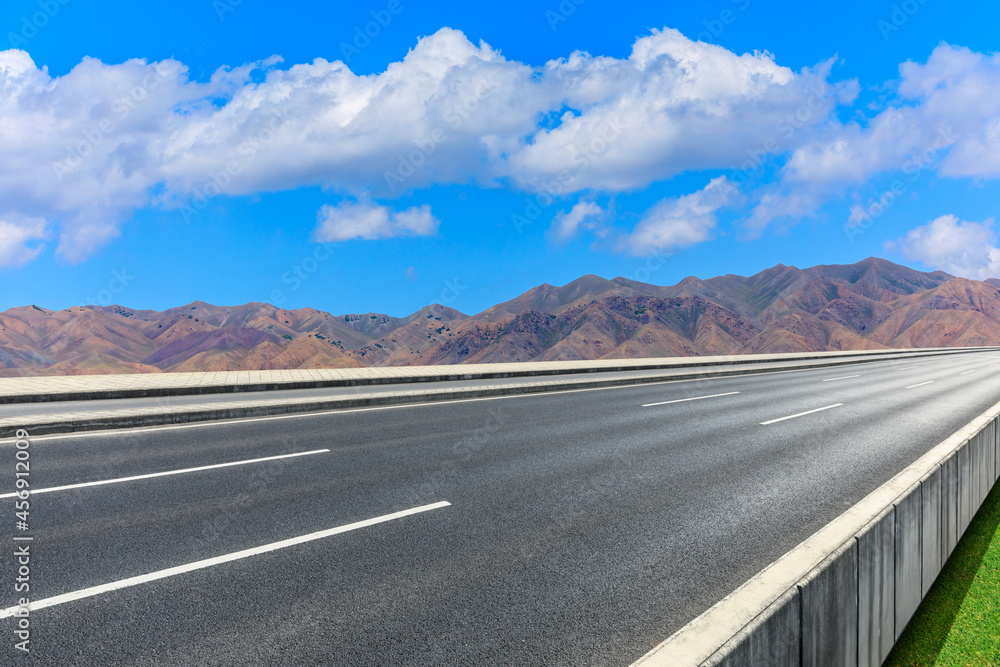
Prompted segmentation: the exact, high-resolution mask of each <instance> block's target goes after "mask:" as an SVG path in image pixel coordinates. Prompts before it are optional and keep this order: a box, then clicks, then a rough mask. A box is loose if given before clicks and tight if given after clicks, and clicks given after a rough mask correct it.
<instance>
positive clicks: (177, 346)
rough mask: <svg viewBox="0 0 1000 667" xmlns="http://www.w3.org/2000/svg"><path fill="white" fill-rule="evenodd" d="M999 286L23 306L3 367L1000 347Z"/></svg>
mask: <svg viewBox="0 0 1000 667" xmlns="http://www.w3.org/2000/svg"><path fill="white" fill-rule="evenodd" d="M998 286H1000V281H996V280H994V279H990V280H988V281H986V282H980V281H975V280H966V279H964V278H956V277H955V276H951V275H949V274H947V273H944V272H942V271H935V272H933V273H925V272H921V271H916V270H913V269H909V268H906V267H904V266H899V265H897V264H893V263H892V262H888V261H886V260H882V259H876V258H869V259H866V260H864V261H862V262H858V263H857V264H850V265H830V266H815V267H812V268H809V269H797V268H795V267H793V266H784V265H782V264H779V265H778V266H776V267H774V268H771V269H767V270H766V271H762V272H760V273H758V274H757V275H754V276H750V277H743V276H735V275H725V276H719V277H717V278H710V279H708V280H701V279H699V278H694V277H689V278H685V279H684V280H682V281H681V282H679V283H678V284H676V285H671V286H666V287H664V286H658V285H650V284H646V283H639V282H635V281H633V280H627V279H625V278H615V279H614V280H605V279H604V278H599V277H597V276H592V275H590V276H584V277H582V278H579V279H577V280H574V281H573V282H571V283H569V284H568V285H563V286H562V287H553V286H552V285H541V286H539V287H535V288H534V289H531V290H528V291H527V292H525V293H524V294H522V295H521V296H518V297H517V298H515V299H512V300H510V301H507V302H504V303H501V304H497V305H496V306H493V307H491V308H488V309H486V310H484V311H483V312H481V313H479V314H477V315H472V316H469V315H464V314H463V313H460V312H458V311H457V310H454V309H452V308H448V307H446V306H441V305H437V304H435V305H431V306H427V307H425V308H422V309H421V310H419V311H417V312H415V313H413V314H412V315H409V316H407V317H402V318H399V317H391V316H389V315H383V314H380V313H364V314H360V315H355V314H351V315H337V316H335V315H331V314H329V313H325V312H322V311H319V310H313V309H311V308H301V309H298V310H284V309H281V308H277V307H275V306H271V305H269V304H265V303H248V304H245V305H243V306H235V307H222V306H213V305H211V304H207V303H203V302H200V301H196V302H194V303H191V304H188V305H186V306H181V307H179V308H171V309H170V310H165V311H162V312H158V311H153V310H131V309H128V308H124V307H122V306H107V307H101V306H83V307H73V308H68V309H66V310H60V311H52V310H46V309H44V308H40V307H38V306H25V307H20V308H12V309H10V310H7V311H4V312H3V313H0V376H7V377H10V376H23V375H65V374H90V373H128V372H153V373H155V372H161V371H217V370H245V369H285V368H331V367H346V366H389V365H410V364H456V363H481V362H505V361H529V360H556V359H599V358H623V357H657V356H685V355H707V354H750V353H766V352H796V351H816V350H847V349H873V348H886V347H894V348H902V347H938V346H959V345H1000V288H998Z"/></svg>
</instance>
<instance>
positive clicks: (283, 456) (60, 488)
mask: <svg viewBox="0 0 1000 667" xmlns="http://www.w3.org/2000/svg"><path fill="white" fill-rule="evenodd" d="M329 451H330V450H329V449H314V450H312V451H310V452H296V453H294V454H281V455H280V456H265V457H264V458H261V459H247V460H246V461H233V462H231V463H216V464H213V465H210V466H199V467H197V468H184V469H182V470H167V471H165V472H151V473H147V474H145V475H132V476H131V477H116V478H115V479H103V480H100V481H97V482H80V483H79V484H67V485H65V486H50V487H48V488H44V489H31V495H35V494H38V493H52V492H53V491H66V490H68V489H82V488H83V487H85V486H102V485H104V484H119V483H121V482H132V481H134V480H137V479H150V478H151V477H166V476H168V475H183V474H184V473H188V472H198V471H200V470H215V469H216V468H229V467H232V466H242V465H247V464H248V463H261V462H263V461H277V460H278V459H290V458H294V457H297V456H309V455H310V454H322V453H323V452H329ZM16 495H17V493H0V498H13V497H14V496H16Z"/></svg>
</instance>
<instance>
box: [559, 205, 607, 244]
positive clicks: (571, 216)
mask: <svg viewBox="0 0 1000 667" xmlns="http://www.w3.org/2000/svg"><path fill="white" fill-rule="evenodd" d="M603 215H604V211H603V210H602V209H601V207H600V206H598V205H597V204H595V203H594V202H590V201H581V202H577V203H576V204H575V205H574V206H573V208H571V209H570V210H569V211H560V212H559V213H557V214H556V216H555V218H554V219H553V220H552V229H551V235H552V238H553V239H555V240H556V241H557V242H560V243H565V242H567V241H569V240H571V239H574V238H576V236H577V235H578V234H579V233H580V232H581V231H583V230H591V231H593V230H597V229H599V227H600V222H601V218H602V216H603Z"/></svg>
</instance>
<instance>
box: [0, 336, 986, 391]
mask: <svg viewBox="0 0 1000 667" xmlns="http://www.w3.org/2000/svg"><path fill="white" fill-rule="evenodd" d="M995 349H998V348H996V347H939V348H913V349H882V350H843V351H840V350H838V351H831V352H796V353H781V354H736V355H724V356H712V357H652V358H644V359H594V360H581V361H521V362H511V363H487V364H451V365H447V364H442V365H436V366H378V367H368V368H313V369H292V370H270V371H218V372H197V373H115V374H109V375H72V376H67V375H52V376H44V375H39V376H29V377H9V378H0V403H38V402H48V401H93V400H109V399H118V398H149V397H158V396H184V395H196V394H217V393H244V392H255V391H275V390H286V389H319V388H324V387H358V386H368V385H382V384H403V383H426V382H431V383H433V382H445V381H453V380H488V379H495V378H515V377H545V376H555V375H573V374H600V373H608V372H622V371H648V370H662V371H664V372H682V371H684V370H685V369H687V370H692V369H699V368H703V367H713V366H718V367H736V368H738V367H740V366H750V367H752V366H766V365H768V364H780V363H783V362H789V361H796V362H800V363H804V362H807V361H812V362H814V363H815V364H817V365H821V364H829V365H835V364H836V363H837V362H838V360H840V361H843V360H846V359H857V360H858V362H859V363H860V362H861V361H878V360H879V359H887V358H906V357H909V356H913V355H917V356H926V355H936V354H962V353H966V352H977V351H986V350H995ZM733 370H734V371H735V368H734V369H733ZM731 374H738V372H733V373H731ZM706 377H708V376H706Z"/></svg>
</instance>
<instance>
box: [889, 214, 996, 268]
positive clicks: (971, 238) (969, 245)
mask: <svg viewBox="0 0 1000 667" xmlns="http://www.w3.org/2000/svg"><path fill="white" fill-rule="evenodd" d="M996 243H997V236H996V233H995V232H994V231H993V219H992V218H990V219H989V220H985V221H984V222H968V221H963V220H959V219H958V218H957V217H955V216H954V215H942V216H941V217H939V218H936V219H934V220H931V221H930V222H928V223H927V224H926V225H922V226H920V227H917V228H915V229H911V230H910V231H909V232H907V234H906V236H903V237H901V238H899V239H897V240H896V241H895V242H890V243H887V244H886V249H887V250H897V249H898V250H899V252H900V253H901V254H902V255H903V257H905V258H907V259H910V260H915V261H918V262H920V263H921V264H923V265H924V266H927V267H932V268H935V269H941V270H943V271H947V272H948V273H951V274H954V275H957V276H962V277H964V278H972V279H974V280H985V279H987V278H995V277H1000V249H998V248H997V245H996Z"/></svg>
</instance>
